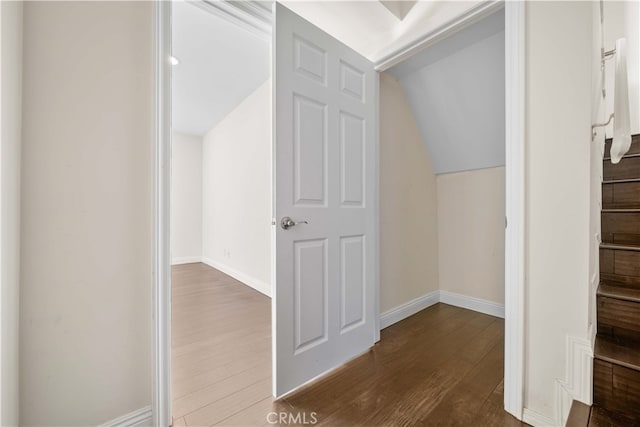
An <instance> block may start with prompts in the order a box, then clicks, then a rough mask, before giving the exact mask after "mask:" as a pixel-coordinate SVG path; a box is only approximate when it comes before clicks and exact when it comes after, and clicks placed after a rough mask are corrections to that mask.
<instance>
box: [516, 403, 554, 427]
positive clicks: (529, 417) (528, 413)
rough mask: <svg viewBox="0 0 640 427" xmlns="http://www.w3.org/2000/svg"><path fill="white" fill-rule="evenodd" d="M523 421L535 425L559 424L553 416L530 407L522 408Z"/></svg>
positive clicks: (537, 426) (546, 426) (536, 426)
mask: <svg viewBox="0 0 640 427" xmlns="http://www.w3.org/2000/svg"><path fill="white" fill-rule="evenodd" d="M522 421H524V422H525V423H527V424H529V425H531V426H534V427H551V426H556V425H557V424H556V421H555V420H554V419H553V418H549V417H547V416H545V415H542V414H541V413H539V412H536V411H532V410H531V409H528V408H524V409H523V410H522Z"/></svg>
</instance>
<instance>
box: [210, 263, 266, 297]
mask: <svg viewBox="0 0 640 427" xmlns="http://www.w3.org/2000/svg"><path fill="white" fill-rule="evenodd" d="M202 262H203V263H205V264H207V265H208V266H209V267H212V268H215V269H216V270H220V271H222V272H223V273H224V274H226V275H228V276H231V277H233V278H234V279H236V280H238V281H240V282H242V283H244V284H245V285H247V286H249V287H250V288H253V289H255V290H256V291H258V292H260V293H261V294H264V295H266V296H268V297H271V285H270V284H268V283H266V282H263V281H262V280H260V279H256V278H255V277H253V276H249V275H248V274H245V273H243V272H241V271H238V270H236V269H235V268H233V267H229V266H228V265H226V264H223V263H221V262H218V261H214V260H212V259H211V258H207V257H202Z"/></svg>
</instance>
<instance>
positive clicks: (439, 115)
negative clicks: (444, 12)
mask: <svg viewBox="0 0 640 427" xmlns="http://www.w3.org/2000/svg"><path fill="white" fill-rule="evenodd" d="M504 43H505V40H504V10H500V11H498V12H496V13H494V14H493V15H491V16H489V17H487V18H485V19H484V20H482V21H480V22H477V23H475V24H474V25H472V26H469V27H467V28H465V29H464V30H462V31H460V32H458V33H456V34H454V35H453V36H451V37H449V38H447V39H445V40H443V41H441V42H440V43H438V44H436V45H434V46H432V47H430V48H429V49H426V50H425V51H423V52H421V53H419V54H417V55H415V56H413V57H412V58H410V59H409V60H407V61H405V62H403V63H401V64H399V65H397V66H395V67H394V68H392V69H391V70H389V71H390V73H391V74H392V75H394V76H395V77H396V78H397V79H398V80H400V82H401V83H402V86H403V87H404V89H405V93H406V95H407V98H408V99H409V104H410V105H411V108H412V110H413V113H414V116H415V118H416V122H417V124H418V128H419V129H420V132H421V134H422V138H423V140H424V142H425V144H426V146H427V149H428V150H429V154H430V156H431V159H432V162H433V166H434V169H435V172H436V173H449V172H459V171H464V170H472V169H483V168H490V167H496V166H504V162H505V145H504V144H505V80H504V79H505V62H504Z"/></svg>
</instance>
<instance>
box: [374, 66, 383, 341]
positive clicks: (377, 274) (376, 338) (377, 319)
mask: <svg viewBox="0 0 640 427" xmlns="http://www.w3.org/2000/svg"><path fill="white" fill-rule="evenodd" d="M374 78H375V84H374V88H375V89H374V92H373V102H374V103H375V109H376V111H375V118H376V121H377V123H378V126H375V130H374V132H375V134H374V135H373V143H374V149H373V152H374V158H375V159H374V165H373V169H374V172H373V173H374V178H373V180H374V181H373V186H374V191H373V193H374V195H375V196H374V199H373V201H372V203H373V211H374V217H375V218H374V220H373V224H374V225H373V227H374V229H375V231H376V234H375V236H374V243H373V247H374V252H375V253H374V255H373V257H374V260H375V265H376V266H377V267H376V270H375V277H374V278H373V306H374V310H375V313H377V314H378V315H377V316H375V318H374V319H373V328H374V329H373V342H374V343H377V342H378V341H380V329H382V326H381V315H380V73H375V77H374Z"/></svg>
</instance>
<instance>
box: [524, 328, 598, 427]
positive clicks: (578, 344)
mask: <svg viewBox="0 0 640 427" xmlns="http://www.w3.org/2000/svg"><path fill="white" fill-rule="evenodd" d="M565 357H566V361H565V379H559V378H558V379H556V380H555V384H554V394H555V396H554V398H555V400H554V405H555V407H554V408H553V409H554V418H552V417H548V416H546V415H542V414H540V413H538V412H536V411H532V410H531V409H528V408H524V410H523V412H522V421H524V422H525V423H527V424H531V425H532V426H534V427H550V426H553V427H560V426H564V425H565V424H566V423H567V418H568V417H569V411H570V410H571V404H572V403H573V401H574V400H577V401H579V402H582V403H584V404H587V405H591V403H592V387H593V379H592V369H593V349H592V347H591V341H590V339H583V338H576V337H572V336H569V335H567V338H566V348H565Z"/></svg>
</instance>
